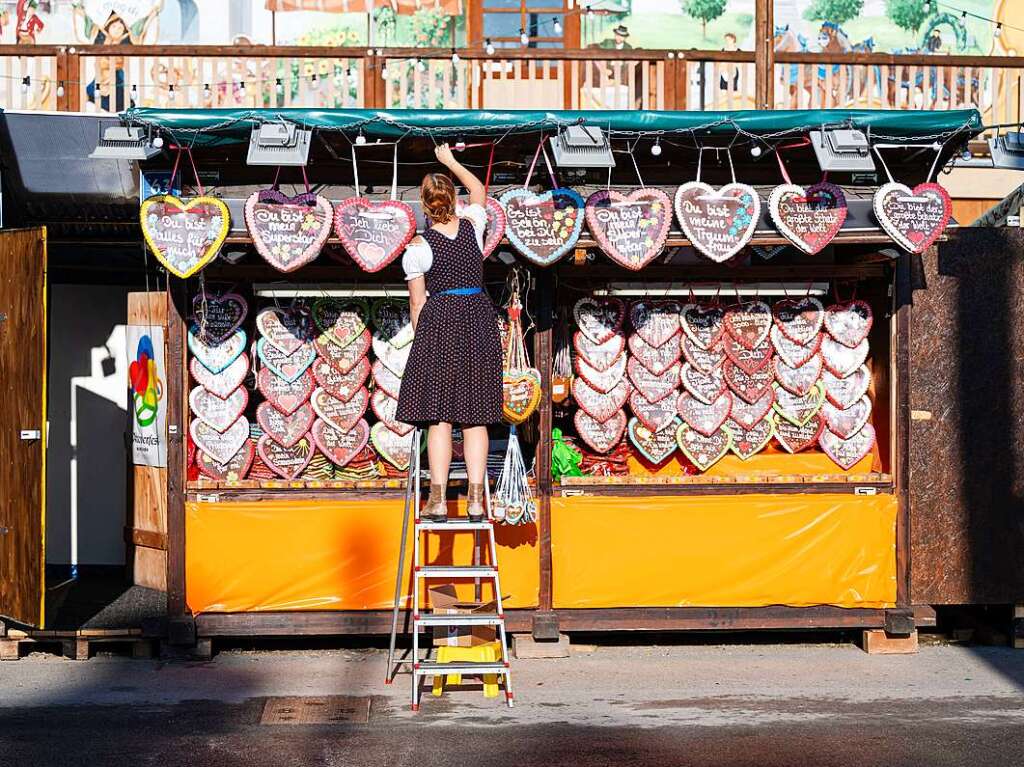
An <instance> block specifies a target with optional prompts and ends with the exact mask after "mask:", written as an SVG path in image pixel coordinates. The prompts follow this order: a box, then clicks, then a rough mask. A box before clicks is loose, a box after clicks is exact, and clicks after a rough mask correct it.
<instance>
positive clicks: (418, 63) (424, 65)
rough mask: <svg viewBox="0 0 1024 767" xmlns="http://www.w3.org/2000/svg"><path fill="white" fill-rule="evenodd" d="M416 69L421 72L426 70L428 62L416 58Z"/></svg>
mask: <svg viewBox="0 0 1024 767" xmlns="http://www.w3.org/2000/svg"><path fill="white" fill-rule="evenodd" d="M416 69H417V70H419V71H420V72H426V71H427V62H425V61H424V60H423V59H416Z"/></svg>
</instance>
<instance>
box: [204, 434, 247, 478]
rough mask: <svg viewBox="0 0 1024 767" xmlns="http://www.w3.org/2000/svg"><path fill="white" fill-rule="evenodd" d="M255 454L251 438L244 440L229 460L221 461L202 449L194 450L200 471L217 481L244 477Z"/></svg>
mask: <svg viewBox="0 0 1024 767" xmlns="http://www.w3.org/2000/svg"><path fill="white" fill-rule="evenodd" d="M255 455H256V448H255V446H254V445H253V444H252V440H251V439H247V440H245V442H243V443H242V446H241V447H240V448H239V449H238V452H237V453H235V454H234V455H233V456H231V458H230V460H228V461H226V462H224V463H221V462H220V461H218V460H217V459H215V458H213V457H211V456H209V455H207V454H206V453H204V452H203V451H202V450H198V451H196V454H195V458H196V466H197V467H198V468H199V471H200V473H202V474H203V475H204V476H206V477H209V478H210V479H214V480H217V481H218V482H239V481H241V480H243V479H245V477H246V475H247V474H248V473H249V469H250V468H252V459H253V456H255Z"/></svg>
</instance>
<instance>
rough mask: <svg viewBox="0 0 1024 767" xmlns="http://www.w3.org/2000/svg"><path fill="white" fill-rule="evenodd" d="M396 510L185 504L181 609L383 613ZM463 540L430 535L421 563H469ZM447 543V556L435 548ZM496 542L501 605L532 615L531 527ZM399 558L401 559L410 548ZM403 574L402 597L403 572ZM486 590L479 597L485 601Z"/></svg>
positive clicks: (305, 503)
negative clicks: (503, 599)
mask: <svg viewBox="0 0 1024 767" xmlns="http://www.w3.org/2000/svg"><path fill="white" fill-rule="evenodd" d="M453 505H454V504H453ZM402 510H403V501H402V500H400V499H399V500H362V501H356V500H351V501H321V500H294V501H290V500H282V501H277V500H275V501H258V502H252V501H248V502H238V503H236V502H226V501H221V502H218V503H189V504H186V506H185V598H186V602H187V603H188V606H189V609H191V610H192V612H193V613H196V614H199V613H204V612H260V611H267V610H382V609H390V608H391V606H392V602H393V599H394V589H395V566H396V564H397V560H398V551H399V538H400V536H401V531H402ZM472 538H473V536H472V534H471V533H445V534H443V537H442V536H434V535H431V537H430V540H428V548H427V556H426V559H425V561H426V563H427V564H453V563H455V564H470V563H471V562H472V556H473V553H472ZM410 540H411V534H410ZM452 540H454V541H456V544H455V545H456V548H455V551H454V552H453V551H452V550H451V548H450V547H446V548H441V547H440V544H441V542H442V541H452ZM497 540H498V564H499V565H500V568H501V588H502V593H503V596H506V597H507V600H506V602H505V606H506V607H536V606H537V590H538V579H539V576H538V565H537V529H536V526H534V525H526V526H523V527H516V528H504V527H503V528H499V529H498V531H497ZM408 551H409V556H410V558H411V555H412V545H411V543H410V546H409V549H408ZM405 574H406V576H407V578H406V581H407V588H408V574H409V567H408V563H406V567H405ZM489 591H490V589H489V588H485V589H484V596H485V597H489V596H490V593H489ZM472 595H473V586H472V582H468V583H465V584H462V585H461V586H460V594H459V596H460V597H461V598H465V599H469V598H472Z"/></svg>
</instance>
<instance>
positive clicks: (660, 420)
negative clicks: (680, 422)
mask: <svg viewBox="0 0 1024 767" xmlns="http://www.w3.org/2000/svg"><path fill="white" fill-rule="evenodd" d="M629 409H630V410H632V411H633V415H635V416H636V417H637V418H639V419H640V423H642V424H643V425H644V426H646V427H647V428H648V429H649V430H651V431H661V430H662V429H665V428H667V427H668V425H669V424H670V423H672V419H673V418H675V416H676V413H677V410H676V402H675V401H674V399H673V398H672V397H665V398H664V399H662V400H658V401H657V402H651V401H650V400H648V399H647V398H646V397H644V395H643V394H641V393H640V392H638V391H637V390H636V389H634V390H633V391H632V392H631V393H630V395H629ZM674 433H675V432H674V431H673V434H674ZM673 439H674V437H673Z"/></svg>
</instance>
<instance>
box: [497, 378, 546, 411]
mask: <svg viewBox="0 0 1024 767" xmlns="http://www.w3.org/2000/svg"><path fill="white" fill-rule="evenodd" d="M501 381H502V387H501V412H502V415H504V416H505V420H506V421H508V422H509V423H512V424H521V423H522V422H523V421H525V420H526V419H527V418H529V417H530V416H531V415H533V411H535V410H536V409H537V406H538V405H540V391H541V390H540V371H539V370H537V369H536V368H526V369H525V370H510V371H506V372H504V373H503V374H502V376H501Z"/></svg>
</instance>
